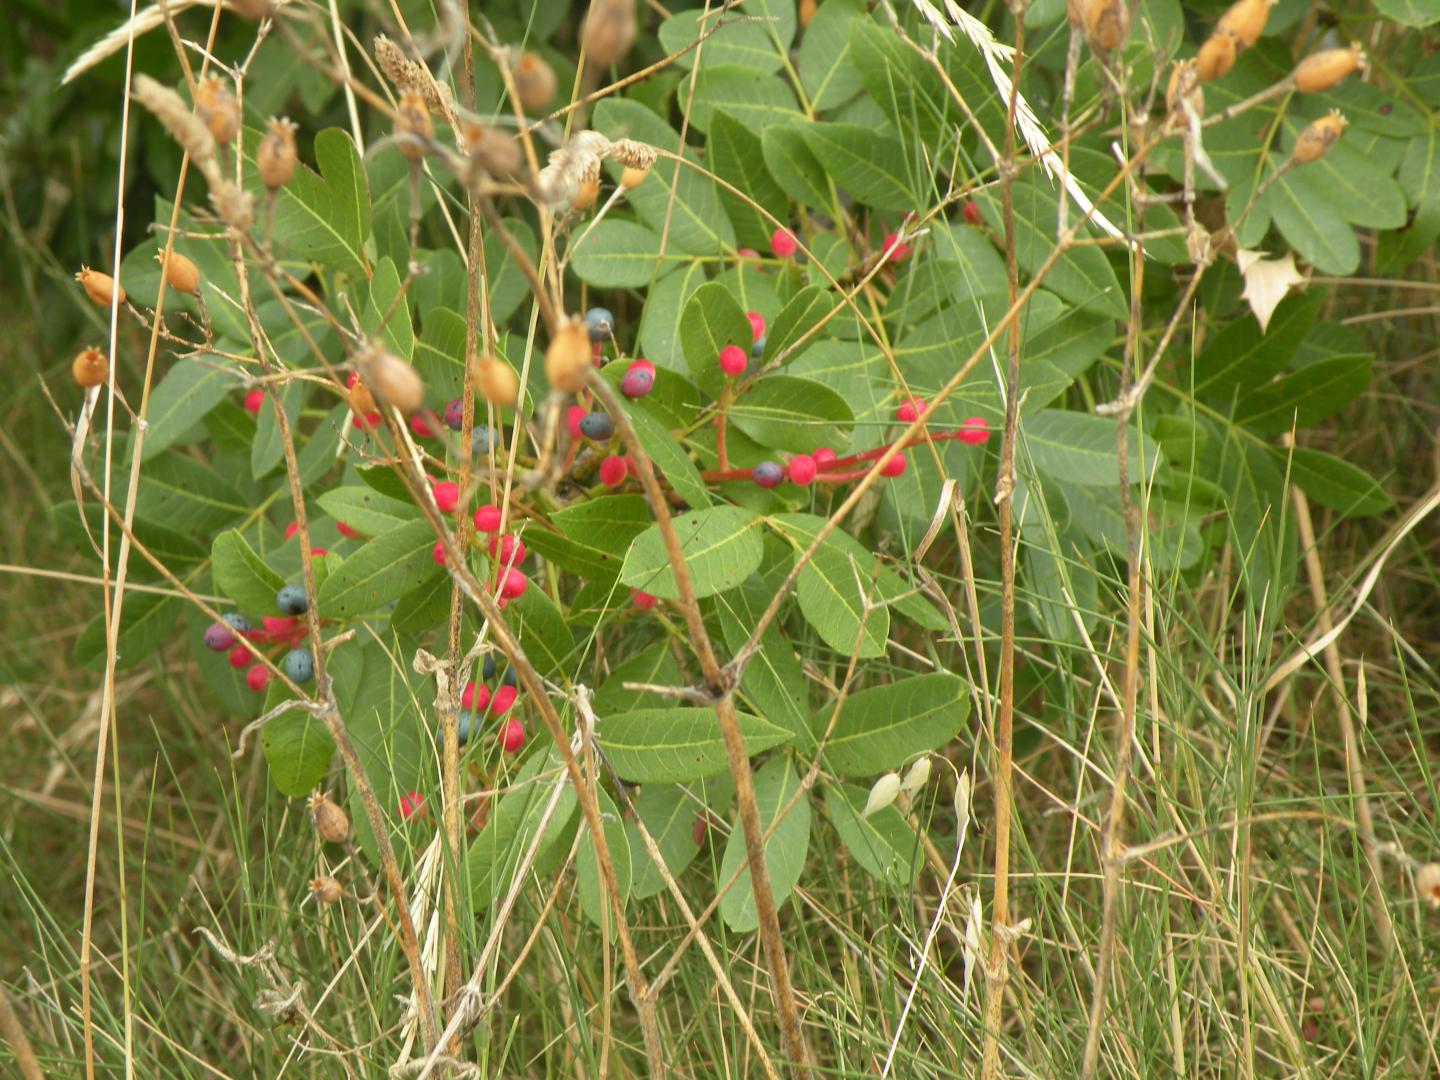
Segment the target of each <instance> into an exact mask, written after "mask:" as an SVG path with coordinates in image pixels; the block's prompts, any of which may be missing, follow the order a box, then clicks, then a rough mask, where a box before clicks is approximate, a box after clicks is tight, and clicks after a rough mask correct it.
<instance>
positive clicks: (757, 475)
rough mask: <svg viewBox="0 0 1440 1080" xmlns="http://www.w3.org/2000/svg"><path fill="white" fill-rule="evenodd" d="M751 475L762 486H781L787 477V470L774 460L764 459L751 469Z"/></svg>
mask: <svg viewBox="0 0 1440 1080" xmlns="http://www.w3.org/2000/svg"><path fill="white" fill-rule="evenodd" d="M750 476H751V478H753V479H754V481H755V483H757V484H759V485H760V486H761V487H762V488H773V487H779V486H780V482H781V481H782V480H784V479H785V470H784V469H783V468H781V467H780V466H779V465H777V464H776V463H775V462H773V461H762V462H760V464H759V465H756V466H755V468H753V469H751V470H750Z"/></svg>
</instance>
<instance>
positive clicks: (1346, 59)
mask: <svg viewBox="0 0 1440 1080" xmlns="http://www.w3.org/2000/svg"><path fill="white" fill-rule="evenodd" d="M1364 66H1365V51H1364V50H1363V49H1361V48H1360V46H1359V45H1358V44H1357V45H1351V46H1350V47H1349V48H1348V49H1326V50H1325V51H1324V52H1318V53H1316V54H1315V55H1314V56H1307V57H1306V58H1305V59H1304V60H1301V61H1300V63H1299V65H1298V66H1297V67H1296V68H1295V75H1294V79H1295V89H1296V90H1299V91H1300V92H1301V93H1302V94H1321V93H1324V92H1325V91H1326V90H1329V89H1330V88H1331V87H1333V86H1336V85H1337V84H1339V83H1341V82H1343V81H1344V80H1345V79H1347V78H1349V77H1350V75H1352V74H1354V73H1355V72H1356V71H1358V70H1360V69H1361V68H1363V67H1364Z"/></svg>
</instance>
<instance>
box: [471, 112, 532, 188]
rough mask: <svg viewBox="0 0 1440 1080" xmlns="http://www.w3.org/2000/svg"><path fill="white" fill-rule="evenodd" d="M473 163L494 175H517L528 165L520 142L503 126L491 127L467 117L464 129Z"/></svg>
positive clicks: (480, 170) (478, 168)
mask: <svg viewBox="0 0 1440 1080" xmlns="http://www.w3.org/2000/svg"><path fill="white" fill-rule="evenodd" d="M461 135H462V136H463V138H464V142H465V150H466V152H467V153H468V154H469V155H470V163H471V165H473V166H474V167H475V169H477V170H478V171H479V172H481V173H488V174H489V175H490V176H496V177H506V176H514V175H515V174H516V173H518V172H519V171H520V169H521V167H522V166H523V165H524V164H525V155H524V153H523V151H521V149H520V141H519V140H518V139H516V138H515V136H514V135H511V134H510V133H509V132H508V131H505V130H504V129H502V128H494V127H487V126H486V125H484V124H482V123H480V121H478V120H467V121H466V122H465V124H464V126H463V127H462V129H461Z"/></svg>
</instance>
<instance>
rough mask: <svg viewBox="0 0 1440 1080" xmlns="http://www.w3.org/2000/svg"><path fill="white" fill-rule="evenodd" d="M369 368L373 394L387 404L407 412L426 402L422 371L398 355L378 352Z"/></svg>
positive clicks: (371, 360)
mask: <svg viewBox="0 0 1440 1080" xmlns="http://www.w3.org/2000/svg"><path fill="white" fill-rule="evenodd" d="M369 368H370V374H369V377H368V380H369V382H370V385H371V388H372V394H378V395H379V397H380V400H381V401H383V402H385V404H387V405H393V406H395V407H396V408H397V409H399V410H400V411H401V412H402V413H407V414H408V413H412V412H414V411H415V410H417V409H419V408H420V406H422V405H424V404H425V383H424V382H423V381H422V380H421V378H420V373H419V372H418V371H416V370H415V369H414V368H413V367H412V366H411V365H409V364H407V363H406V362H405V361H404V360H401V359H400V358H399V357H398V356H392V355H391V354H390V353H387V352H376V353H375V354H374V355H373V356H371V358H370V362H369ZM355 385H356V386H359V385H361V384H360V383H358V382H357V383H356V384H355Z"/></svg>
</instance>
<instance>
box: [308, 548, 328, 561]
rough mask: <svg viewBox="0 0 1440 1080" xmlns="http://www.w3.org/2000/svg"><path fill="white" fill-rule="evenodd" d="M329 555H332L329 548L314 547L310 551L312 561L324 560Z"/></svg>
mask: <svg viewBox="0 0 1440 1080" xmlns="http://www.w3.org/2000/svg"><path fill="white" fill-rule="evenodd" d="M329 554H330V549H329V548H322V547H312V548H311V549H310V557H311V558H312V559H323V558H324V557H325V556H326V555H329Z"/></svg>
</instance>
